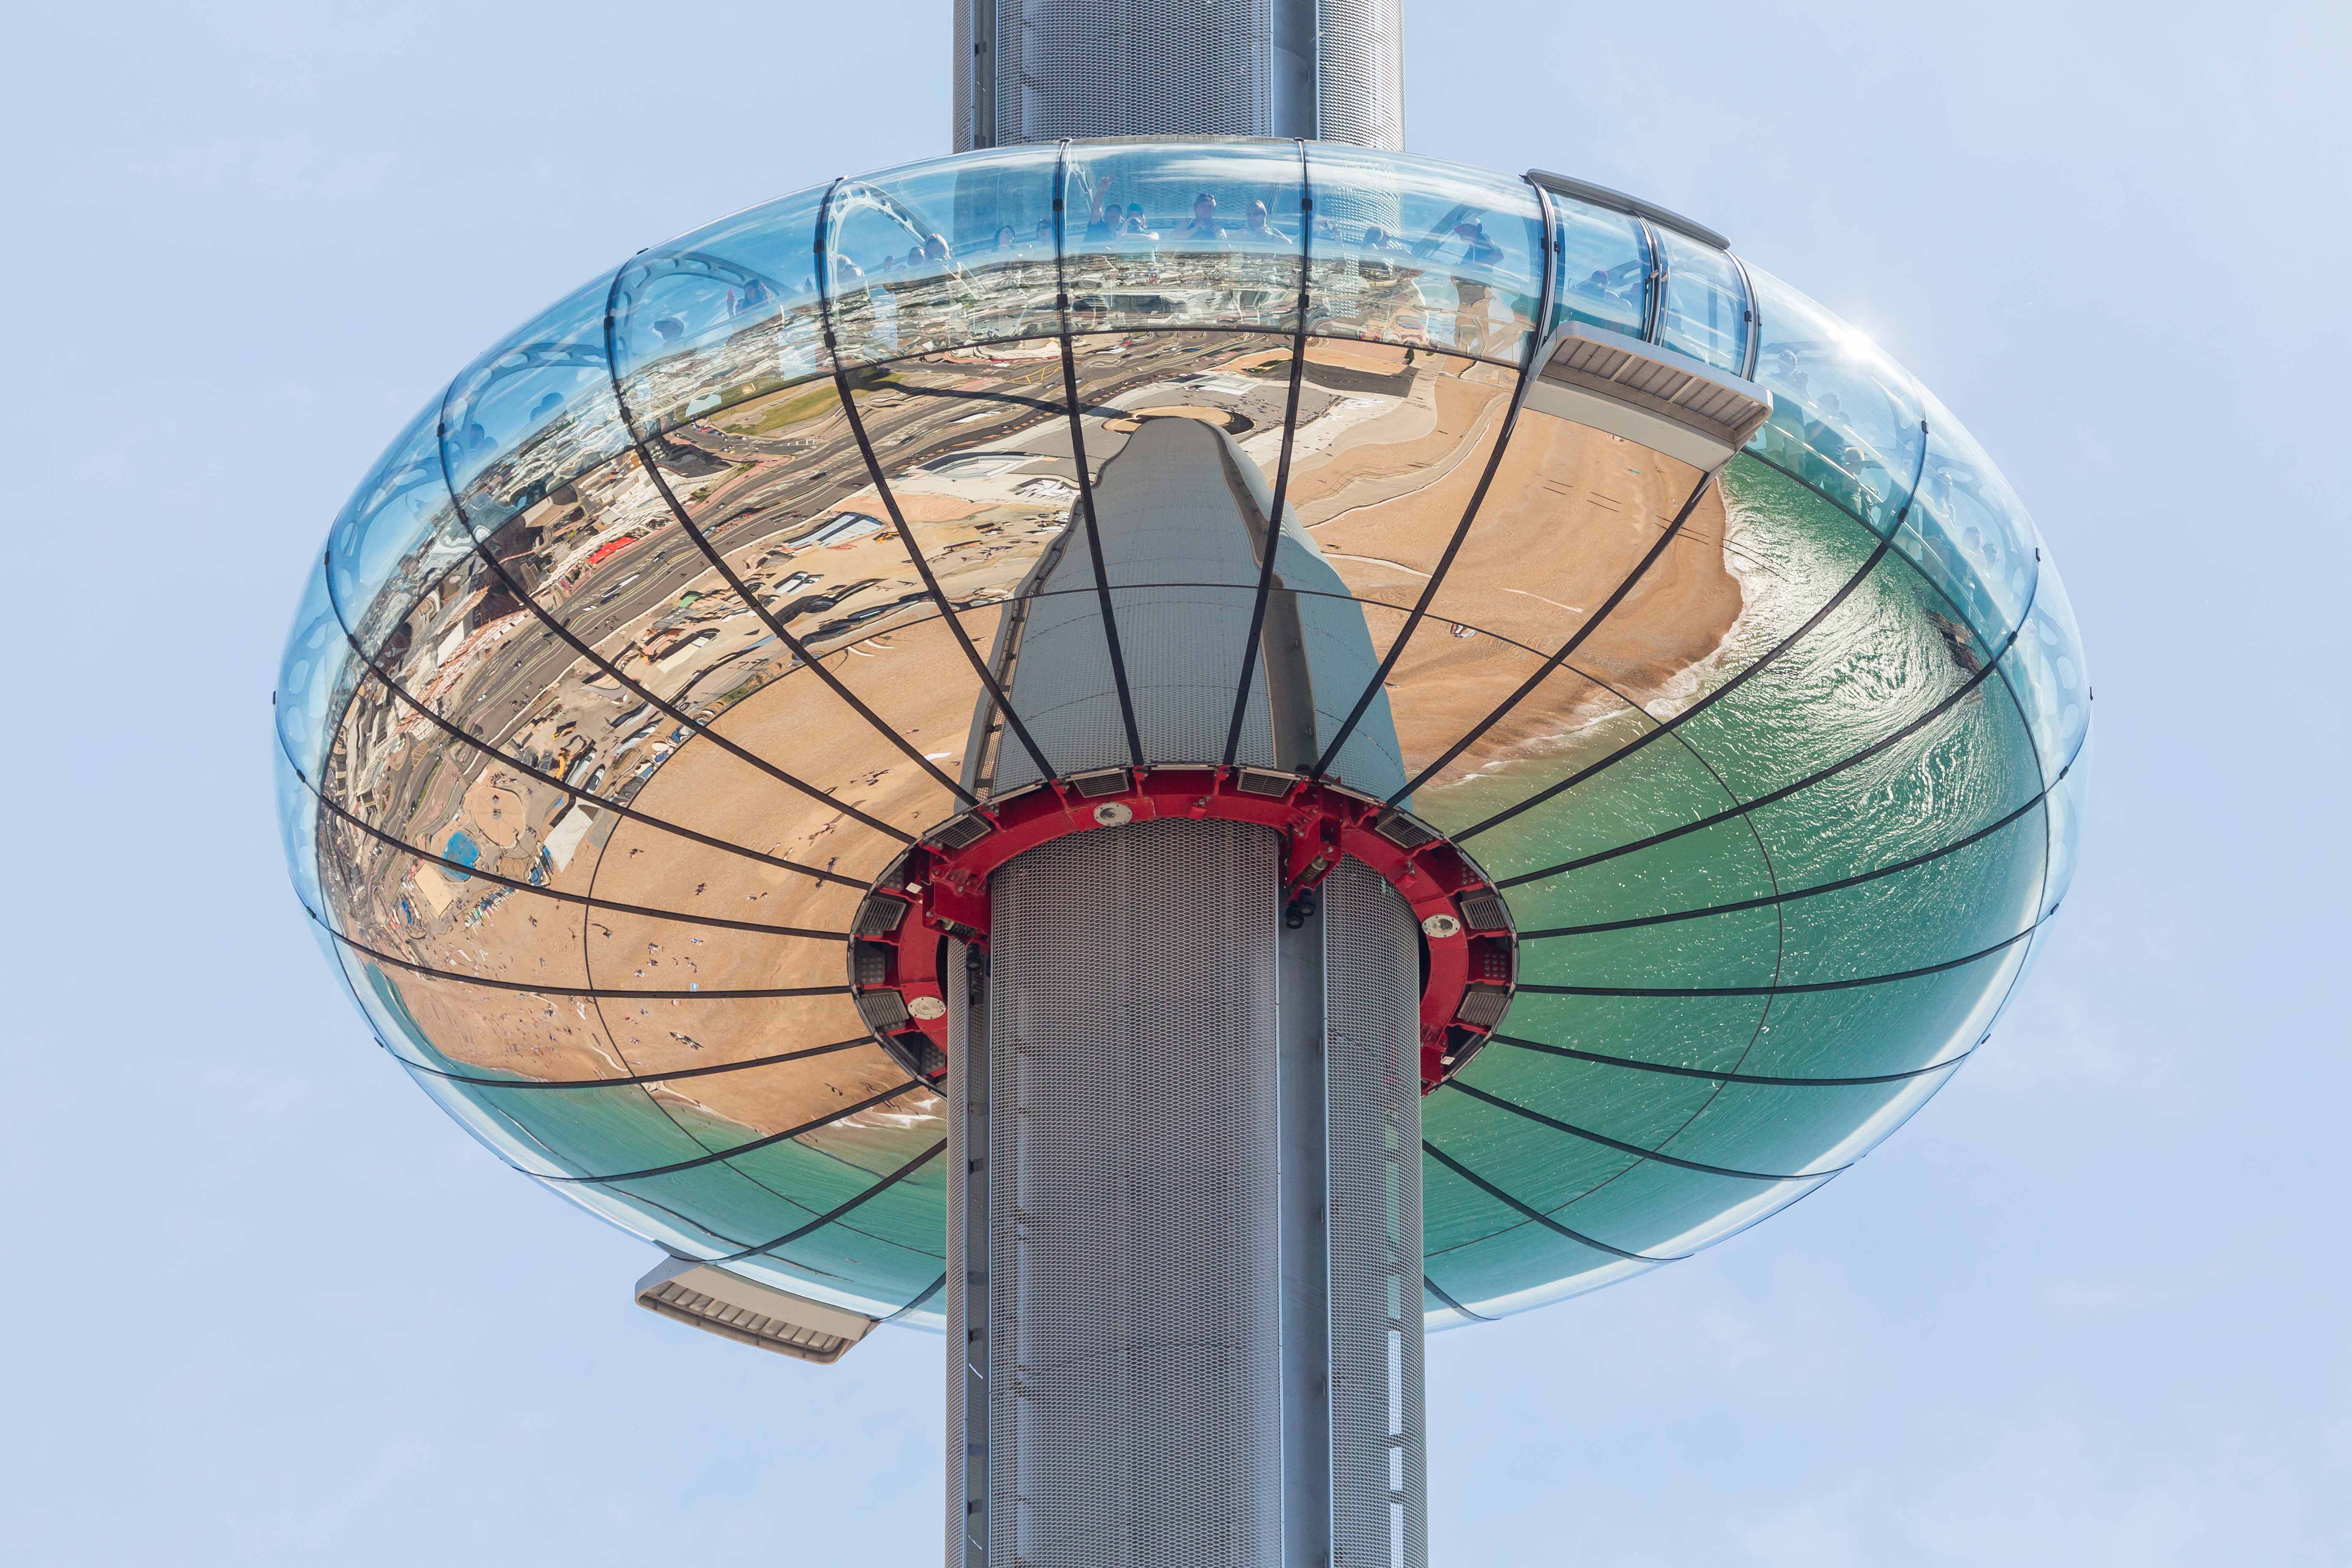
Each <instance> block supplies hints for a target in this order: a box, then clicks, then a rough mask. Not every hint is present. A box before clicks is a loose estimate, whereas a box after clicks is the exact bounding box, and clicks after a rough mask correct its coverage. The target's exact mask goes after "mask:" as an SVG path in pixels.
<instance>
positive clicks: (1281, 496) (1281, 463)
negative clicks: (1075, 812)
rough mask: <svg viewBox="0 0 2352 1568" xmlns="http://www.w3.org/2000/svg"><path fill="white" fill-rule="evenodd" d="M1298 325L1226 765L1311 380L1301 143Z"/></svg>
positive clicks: (1309, 202) (1307, 209)
mask: <svg viewBox="0 0 2352 1568" xmlns="http://www.w3.org/2000/svg"><path fill="white" fill-rule="evenodd" d="M1298 214H1299V216H1298V324H1297V331H1295V332H1294V333H1293V334H1292V337H1291V343H1290V395H1289V399H1288V401H1287V402H1286V404H1285V405H1284V407H1283V414H1282V455H1281V457H1280V458H1278V459H1277V460H1276V464H1275V468H1274V503H1273V505H1272V506H1270V507H1268V508H1267V509H1266V519H1265V558H1264V559H1263V560H1261V561H1260V562H1259V563H1258V567H1257V597H1256V600H1255V603H1253V604H1252V605H1250V624H1249V635H1248V637H1245V638H1244V639H1243V642H1242V676H1241V682H1240V684H1239V685H1238V686H1236V687H1235V688H1234V716H1233V722H1232V723H1231V724H1230V725H1229V726H1227V728H1226V731H1225V755H1224V763H1225V766H1227V767H1232V766H1233V765H1234V758H1235V757H1236V756H1237V755H1238V754H1239V753H1240V752H1241V745H1242V724H1243V721H1244V720H1245V719H1246V718H1247V717H1248V713H1249V693H1250V682H1251V681H1253V680H1255V679H1256V678H1257V653H1258V647H1257V645H1258V639H1259V638H1260V637H1263V636H1265V605H1266V600H1267V599H1268V597H1270V596H1271V595H1272V594H1273V592H1274V574H1275V555H1276V552H1277V550H1278V549H1279V548H1280V546H1281V543H1282V509H1283V507H1284V505H1285V504H1286V500H1287V498H1288V496H1289V493H1290V453H1291V447H1292V446H1293V444H1294V443H1295V442H1296V441H1297V437H1298V391H1299V386H1300V384H1302V383H1303V382H1304V381H1305V380H1306V376H1307V289H1308V282H1309V279H1310V278H1311V276H1312V272H1311V268H1312V265H1313V258H1314V254H1315V187H1314V185H1313V184H1311V183H1310V180H1309V177H1308V170H1307V143H1306V142H1303V141H1302V142H1299V143H1298Z"/></svg>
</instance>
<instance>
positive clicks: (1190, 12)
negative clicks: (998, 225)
mask: <svg viewBox="0 0 2352 1568" xmlns="http://www.w3.org/2000/svg"><path fill="white" fill-rule="evenodd" d="M1400 9H1401V4H1400V0H956V7H955V25H954V45H953V47H954V49H955V55H956V58H955V67H954V104H955V108H954V113H955V148H956V151H957V152H959V153H964V152H970V151H971V150H972V149H973V148H976V147H1003V146H1011V145H1014V144H1017V143H1021V142H1052V141H1056V140H1059V139H1060V138H1063V137H1089V136H1300V137H1307V138H1311V139H1321V140H1324V141H1329V142H1352V143H1354V144H1356V145H1358V146H1361V147H1384V148H1388V149H1391V150H1394V149H1397V148H1401V147H1402V146H1403V145H1404V121H1403V96H1404V94H1403V87H1404V84H1403V48H1402V44H1403V37H1402V17H1401V16H1400V14H1399V13H1400Z"/></svg>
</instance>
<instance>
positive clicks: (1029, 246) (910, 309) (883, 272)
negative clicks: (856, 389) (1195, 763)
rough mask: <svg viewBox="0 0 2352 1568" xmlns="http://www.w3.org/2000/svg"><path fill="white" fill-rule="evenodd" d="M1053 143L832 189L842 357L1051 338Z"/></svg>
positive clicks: (828, 261)
mask: <svg viewBox="0 0 2352 1568" xmlns="http://www.w3.org/2000/svg"><path fill="white" fill-rule="evenodd" d="M1056 163H1058V154H1057V153H1056V150H1055V148H1053V147H1051V146H1045V147H1010V148H999V149H997V150H995V151H992V152H988V153H974V154H972V155H971V156H970V157H965V158H950V159H940V160H937V161H935V162H931V163H912V164H908V166H907V167H905V168H903V169H893V170H890V171H888V172H887V173H885V174H876V175H874V176H872V177H871V178H868V179H863V180H844V181H842V182H841V184H838V185H837V186H835V188H834V193H833V205H831V206H830V207H829V208H828V209H827V211H826V216H825V266H826V268H827V274H826V275H827V278H828V279H829V286H830V287H831V289H832V290H833V312H834V342H835V348H836V351H837V352H838V353H839V354H840V356H841V360H842V363H845V364H869V363H876V362H877V361H881V360H890V359H899V358H903V357H905V356H907V355H909V354H919V353H931V352H934V351H936V350H940V349H948V348H955V347H958V346H960V345H961V344H965V343H971V342H1000V341H1003V340H1005V339H1011V338H1023V337H1042V336H1048V335H1051V334H1052V333H1055V332H1057V331H1060V330H1061V312H1060V311H1059V310H1057V309H1056V307H1055V272H1054V171H1055V165H1056Z"/></svg>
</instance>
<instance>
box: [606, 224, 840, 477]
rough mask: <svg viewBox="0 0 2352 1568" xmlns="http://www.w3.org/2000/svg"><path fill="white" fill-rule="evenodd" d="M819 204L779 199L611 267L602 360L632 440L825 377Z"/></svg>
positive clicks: (828, 364) (828, 367) (830, 366)
mask: <svg viewBox="0 0 2352 1568" xmlns="http://www.w3.org/2000/svg"><path fill="white" fill-rule="evenodd" d="M823 205H824V187H822V186H820V187H818V188H816V189H814V190H807V191H801V192H797V193H795V194H794V195H789V196H780V197H778V198H777V199H776V200H774V201H772V202H766V203H762V204H761V205H759V206H756V207H751V208H748V209H746V210H745V211H743V212H740V213H737V214H736V215H735V216H732V217H728V218H721V219H720V220H719V222H717V223H714V224H711V225H709V226H707V227H704V228H698V229H696V230H695V231H694V232H693V233H691V234H688V235H683V236H681V237H678V238H677V239H674V240H672V241H670V242H669V243H668V244H667V245H660V246H656V247H654V248H653V249H651V250H649V251H647V252H646V253H645V254H644V255H642V256H639V257H637V258H635V259H634V260H632V261H630V262H629V263H628V264H627V265H626V266H625V267H624V268H622V269H621V275H620V279H619V286H618V288H617V289H615V290H614V296H613V361H614V369H615V370H616V371H617V372H618V373H619V375H620V382H621V396H622V400H623V402H624V404H625V405H626V407H627V410H628V416H629V422H630V426H631V427H632V428H633V429H634V430H635V432H636V434H637V435H638V437H641V438H645V437H653V436H656V435H658V434H660V433H661V432H663V431H665V430H668V429H672V428H674V427H676V426H679V425H683V424H685V423H686V422H687V421H688V420H689V419H694V418H698V417H699V416H703V415H706V414H710V413H713V412H716V411H717V410H719V409H721V408H726V407H730V406H732V405H735V404H738V403H741V402H743V401H745V400H746V399H748V398H751V397H756V396H759V395H762V394H765V393H771V392H774V391H776V390H778V389H779V388H782V387H785V386H789V385H791V384H793V383H794V382H797V381H804V380H806V379H807V378H808V377H810V376H812V375H815V374H820V373H822V372H824V371H828V370H830V369H831V368H832V361H831V360H829V359H828V358H827V357H826V356H825V352H824V312H823V310H821V308H820V305H819V301H818V298H817V285H816V224H817V213H818V211H819V209H820V208H822V207H823Z"/></svg>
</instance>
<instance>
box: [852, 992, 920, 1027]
mask: <svg viewBox="0 0 2352 1568" xmlns="http://www.w3.org/2000/svg"><path fill="white" fill-rule="evenodd" d="M857 1016H859V1017H861V1018H863V1019H865V1020H866V1027H867V1028H869V1029H872V1030H874V1031H875V1032H876V1033H877V1034H887V1033H888V1032H889V1031H890V1030H892V1029H895V1028H897V1027H898V1026H900V1025H901V1024H904V1023H906V1022H908V1018H909V1016H910V1015H909V1014H908V1012H907V999H906V998H905V997H903V996H901V995H899V994H898V993H897V992H896V991H861V992H859V993H858V994H857Z"/></svg>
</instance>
